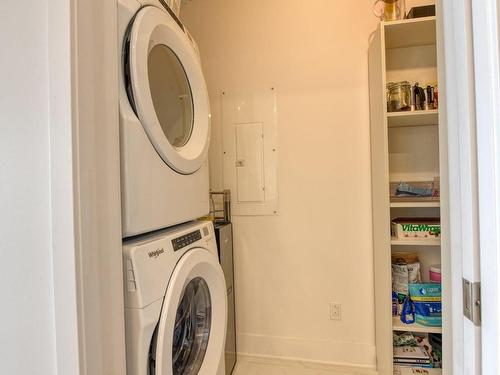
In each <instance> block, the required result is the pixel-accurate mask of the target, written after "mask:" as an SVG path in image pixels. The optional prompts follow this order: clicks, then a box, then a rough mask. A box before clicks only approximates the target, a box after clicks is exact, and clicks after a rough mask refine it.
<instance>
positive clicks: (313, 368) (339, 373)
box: [233, 356, 377, 375]
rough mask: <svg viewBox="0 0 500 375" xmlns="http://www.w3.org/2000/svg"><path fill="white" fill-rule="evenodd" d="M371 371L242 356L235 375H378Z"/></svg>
mask: <svg viewBox="0 0 500 375" xmlns="http://www.w3.org/2000/svg"><path fill="white" fill-rule="evenodd" d="M376 374H377V372H376V371H374V370H370V369H359V368H350V367H343V366H331V365H322V364H316V363H306V362H298V361H297V362H296V361H287V360H277V359H267V358H256V357H246V356H240V358H239V359H238V364H237V365H236V370H235V371H234V373H233V375H376Z"/></svg>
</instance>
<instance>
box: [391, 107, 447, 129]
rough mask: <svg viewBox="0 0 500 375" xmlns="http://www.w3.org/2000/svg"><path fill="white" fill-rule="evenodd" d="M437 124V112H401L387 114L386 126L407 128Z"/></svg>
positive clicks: (434, 110)
mask: <svg viewBox="0 0 500 375" xmlns="http://www.w3.org/2000/svg"><path fill="white" fill-rule="evenodd" d="M438 123H439V111H438V110H437V109H431V110H428V111H401V112H388V113H387V125H388V126H389V128H403V127H408V126H429V125H437V124H438Z"/></svg>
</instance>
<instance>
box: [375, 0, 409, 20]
mask: <svg viewBox="0 0 500 375" xmlns="http://www.w3.org/2000/svg"><path fill="white" fill-rule="evenodd" d="M373 13H374V14H375V15H376V16H377V17H378V18H380V20H381V21H396V20H401V19H403V18H405V15H406V14H405V13H406V9H405V0H376V1H375V4H374V5H373Z"/></svg>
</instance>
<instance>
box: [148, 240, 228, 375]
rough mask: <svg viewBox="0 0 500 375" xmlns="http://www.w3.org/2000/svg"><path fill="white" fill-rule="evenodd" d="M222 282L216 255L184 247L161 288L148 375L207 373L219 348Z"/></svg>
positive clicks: (222, 323) (217, 359) (222, 325)
mask: <svg viewBox="0 0 500 375" xmlns="http://www.w3.org/2000/svg"><path fill="white" fill-rule="evenodd" d="M226 319H227V305H226V284H225V281H224V274H223V272H222V269H221V267H220V265H219V263H218V260H217V258H216V256H214V255H212V254H210V253H209V252H208V250H205V249H200V248H195V249H191V250H189V251H188V252H187V253H186V254H185V255H183V256H182V258H181V259H180V261H179V262H178V264H177V266H176V268H175V270H174V272H173V274H172V277H171V279H170V282H169V284H168V287H167V292H166V294H165V299H164V301H163V308H162V312H161V315H160V321H159V323H158V327H157V331H156V336H155V339H154V341H155V342H153V345H154V348H153V351H152V352H153V356H154V358H152V362H153V363H154V368H150V373H151V375H153V374H154V375H196V374H199V375H213V374H216V373H217V369H218V367H219V365H220V361H221V358H222V355H223V351H224V338H225V334H226Z"/></svg>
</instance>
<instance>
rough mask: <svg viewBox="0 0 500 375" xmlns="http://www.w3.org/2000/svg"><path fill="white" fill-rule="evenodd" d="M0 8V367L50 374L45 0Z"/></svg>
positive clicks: (51, 310) (51, 321) (8, 370)
mask: <svg viewBox="0 0 500 375" xmlns="http://www.w3.org/2000/svg"><path fill="white" fill-rule="evenodd" d="M2 6H3V8H4V11H2V12H1V14H0V45H1V46H2V55H1V57H0V82H1V90H0V129H1V136H0V255H1V259H2V260H1V262H0V283H1V285H2V303H1V305H2V308H1V310H0V321H1V322H2V323H1V324H0V373H2V374H34V375H36V374H40V375H47V374H55V373H56V367H55V359H56V356H55V333H54V329H55V328H54V290H53V281H52V277H53V272H52V251H51V235H50V233H51V212H50V211H51V199H50V195H51V194H50V170H49V161H50V160H49V158H50V145H49V121H48V116H49V109H48V104H49V102H48V50H47V43H48V24H47V1H30V2H25V1H21V2H20V1H10V0H9V1H7V2H4V3H3V4H2Z"/></svg>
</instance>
